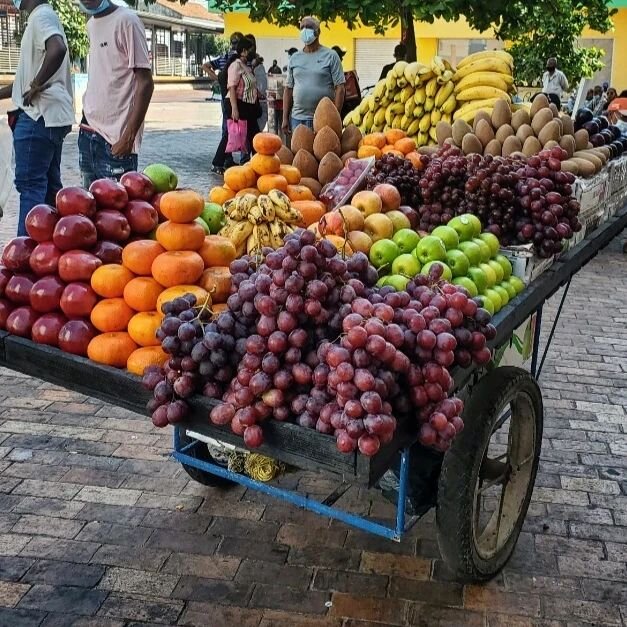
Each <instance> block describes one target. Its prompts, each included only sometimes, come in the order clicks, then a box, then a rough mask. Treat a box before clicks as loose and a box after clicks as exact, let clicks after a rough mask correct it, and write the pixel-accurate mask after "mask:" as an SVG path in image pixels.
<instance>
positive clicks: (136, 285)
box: [124, 276, 163, 311]
mask: <svg viewBox="0 0 627 627" xmlns="http://www.w3.org/2000/svg"><path fill="white" fill-rule="evenodd" d="M161 292H163V287H162V286H161V285H159V283H157V281H155V280H154V279H153V278H152V277H147V276H142V277H137V278H136V279H133V280H132V281H129V282H128V283H127V285H126V287H125V288H124V302H126V304H127V305H128V306H129V307H131V309H134V310H135V311H152V310H153V309H155V308H156V307H157V299H158V298H159V296H160V295H161Z"/></svg>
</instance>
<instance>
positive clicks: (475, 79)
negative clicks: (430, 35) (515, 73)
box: [455, 72, 513, 94]
mask: <svg viewBox="0 0 627 627" xmlns="http://www.w3.org/2000/svg"><path fill="white" fill-rule="evenodd" d="M508 79H509V80H508ZM512 84H513V79H512V77H511V76H508V75H507V74H501V73H499V72H473V73H472V74H468V76H464V78H462V80H461V81H459V83H457V85H455V93H456V94H458V93H459V92H460V91H464V90H465V89H469V88H470V87H481V86H483V87H497V88H498V89H500V90H502V91H508V90H509V88H510V87H511V86H512Z"/></svg>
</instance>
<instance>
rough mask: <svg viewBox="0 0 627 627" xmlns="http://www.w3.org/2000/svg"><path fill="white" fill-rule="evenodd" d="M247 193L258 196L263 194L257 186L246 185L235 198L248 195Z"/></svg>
mask: <svg viewBox="0 0 627 627" xmlns="http://www.w3.org/2000/svg"><path fill="white" fill-rule="evenodd" d="M246 194H253V195H254V196H257V197H259V196H261V192H260V191H259V190H258V189H257V188H256V187H244V189H240V190H239V192H237V194H235V198H240V197H241V196H246Z"/></svg>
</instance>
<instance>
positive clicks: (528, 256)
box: [499, 244, 555, 285]
mask: <svg viewBox="0 0 627 627" xmlns="http://www.w3.org/2000/svg"><path fill="white" fill-rule="evenodd" d="M499 252H500V253H501V254H502V255H504V256H505V257H507V258H508V259H509V261H510V263H511V264H512V274H513V275H514V276H517V277H518V278H519V279H521V280H522V281H524V283H525V285H529V283H530V282H531V281H533V280H534V279H536V278H537V277H539V276H540V275H541V274H542V273H543V272H544V271H545V270H547V269H548V268H550V267H551V264H552V263H553V261H554V260H555V259H554V257H549V258H548V259H544V258H542V257H538V256H537V255H536V254H535V253H534V251H533V245H532V244H523V245H521V246H507V247H503V248H501V249H500V251H499Z"/></svg>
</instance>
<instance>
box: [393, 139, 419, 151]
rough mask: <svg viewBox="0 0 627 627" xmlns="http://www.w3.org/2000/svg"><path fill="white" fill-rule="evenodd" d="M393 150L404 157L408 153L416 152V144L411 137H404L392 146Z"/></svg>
mask: <svg viewBox="0 0 627 627" xmlns="http://www.w3.org/2000/svg"><path fill="white" fill-rule="evenodd" d="M394 148H395V149H396V150H399V151H400V152H402V153H403V154H404V155H408V154H409V153H410V152H414V150H416V142H415V141H414V140H413V139H412V138H411V137H405V138H403V139H399V140H398V141H397V142H396V143H395V144H394Z"/></svg>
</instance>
